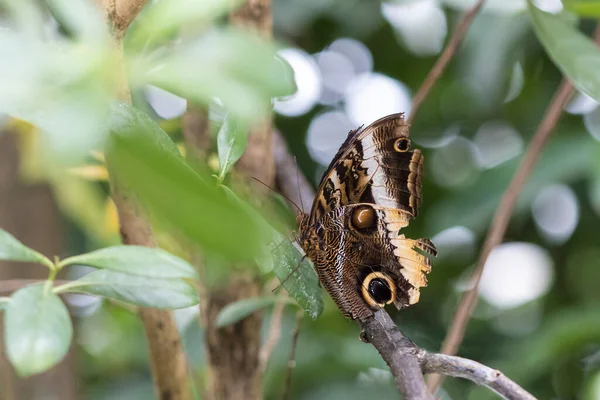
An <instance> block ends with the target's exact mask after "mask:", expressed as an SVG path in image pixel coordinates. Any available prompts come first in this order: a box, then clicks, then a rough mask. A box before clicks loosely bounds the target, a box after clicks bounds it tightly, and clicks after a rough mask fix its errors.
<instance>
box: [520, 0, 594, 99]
mask: <svg viewBox="0 0 600 400" xmlns="http://www.w3.org/2000/svg"><path fill="white" fill-rule="evenodd" d="M529 13H530V15H531V21H532V22H533V29H534V31H535V33H536V35H537V37H538V39H539V40H540V42H541V43H542V45H543V46H544V48H545V49H546V52H547V53H548V55H549V56H550V58H551V59H552V61H554V63H555V64H556V66H557V67H558V68H559V69H560V70H561V71H562V72H563V73H564V74H565V75H566V76H567V77H568V78H569V80H570V81H571V82H572V83H573V86H575V87H576V88H577V89H579V90H580V91H582V92H583V93H585V94H587V95H588V96H590V97H592V98H593V99H594V100H596V101H600V49H599V48H598V46H597V45H596V44H594V42H593V41H592V40H591V39H590V38H588V37H587V36H585V35H584V34H582V33H581V32H579V31H578V30H577V28H576V27H574V26H572V25H571V24H570V23H569V21H568V20H566V19H565V18H564V17H563V16H560V15H555V14H550V13H547V12H544V11H541V10H540V9H538V8H537V7H535V6H534V5H533V4H531V3H529Z"/></svg>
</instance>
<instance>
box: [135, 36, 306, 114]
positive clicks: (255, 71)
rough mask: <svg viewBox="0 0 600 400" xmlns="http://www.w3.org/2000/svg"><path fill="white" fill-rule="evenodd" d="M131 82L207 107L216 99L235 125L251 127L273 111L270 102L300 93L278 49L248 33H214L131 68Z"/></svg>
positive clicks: (140, 59) (143, 60) (289, 68)
mask: <svg viewBox="0 0 600 400" xmlns="http://www.w3.org/2000/svg"><path fill="white" fill-rule="evenodd" d="M129 76H130V82H131V83H132V84H133V85H134V86H137V87H141V86H143V85H145V84H148V83H150V84H153V85H156V86H158V87H161V88H163V89H165V90H168V91H170V92H172V93H174V94H177V95H179V96H181V97H185V98H187V99H190V100H192V101H194V102H197V103H199V104H204V105H206V106H208V105H209V104H210V103H211V101H212V100H213V99H214V98H215V97H217V98H219V99H220V101H221V102H222V103H223V105H224V106H225V108H226V109H227V110H228V112H229V115H230V116H231V117H233V118H235V119H236V120H238V121H240V122H242V123H244V124H251V123H257V122H259V121H260V120H261V119H263V118H264V117H265V116H266V115H267V113H268V112H269V111H270V110H271V98H272V97H277V96H287V95H290V94H292V93H294V91H295V90H296V87H295V83H294V79H293V76H294V75H293V70H292V68H291V67H290V66H289V64H288V63H287V62H285V61H284V60H283V59H281V58H280V57H277V56H276V47H275V46H274V45H273V44H272V43H270V42H268V41H266V40H265V39H263V38H261V37H259V36H258V35H256V34H254V33H251V32H248V31H247V30H244V31H242V30H238V29H234V28H230V29H227V30H215V31H211V32H210V33H208V34H206V35H204V36H203V37H202V39H200V40H194V41H189V42H184V43H182V44H181V45H179V46H174V47H173V48H172V50H170V51H165V52H162V53H160V54H156V56H154V57H145V58H142V57H139V58H137V59H132V62H131V63H130V72H129Z"/></svg>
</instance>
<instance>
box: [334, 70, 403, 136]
mask: <svg viewBox="0 0 600 400" xmlns="http://www.w3.org/2000/svg"><path fill="white" fill-rule="evenodd" d="M345 100H346V104H345V110H346V113H347V114H348V117H349V118H350V120H351V121H352V122H353V123H354V124H355V125H357V126H358V125H363V124H365V125H366V124H370V123H371V122H373V121H375V120H377V119H379V118H381V117H384V116H386V115H388V114H393V113H397V112H405V113H406V115H407V116H408V115H409V113H410V103H411V96H410V91H409V89H408V87H407V86H406V85H404V84H403V83H402V82H400V81H398V80H396V79H393V78H390V77H389V76H386V75H382V74H379V73H373V74H369V73H367V74H361V75H358V76H357V77H356V78H354V79H353V80H352V82H351V83H350V85H349V86H348V89H347V90H346V97H345Z"/></svg>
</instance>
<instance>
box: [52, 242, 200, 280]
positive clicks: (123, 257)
mask: <svg viewBox="0 0 600 400" xmlns="http://www.w3.org/2000/svg"><path fill="white" fill-rule="evenodd" d="M76 264H77V265H88V266H90V267H95V268H102V269H108V270H112V271H117V272H124V273H127V274H131V275H139V276H145V277H149V278H196V277H197V274H196V270H195V269H194V267H192V266H191V265H190V264H188V263H187V261H185V260H183V259H181V258H179V257H176V256H174V255H172V254H171V253H169V252H167V251H165V250H162V249H157V248H150V247H144V246H113V247H107V248H104V249H100V250H96V251H92V252H91V253H87V254H81V255H78V256H74V257H69V258H67V259H65V260H62V261H61V262H60V266H61V267H62V266H67V265H76Z"/></svg>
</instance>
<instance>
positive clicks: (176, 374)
mask: <svg viewBox="0 0 600 400" xmlns="http://www.w3.org/2000/svg"><path fill="white" fill-rule="evenodd" d="M144 4H145V0H103V1H102V5H103V6H104V7H105V13H106V15H107V18H108V23H109V24H110V25H111V26H112V35H113V39H114V46H115V49H116V50H118V54H119V56H120V57H121V66H120V76H119V81H118V85H119V87H118V90H119V94H118V95H119V98H120V99H121V100H123V101H127V102H131V94H130V92H129V86H128V82H127V75H126V72H125V68H124V64H123V37H124V36H125V31H126V29H127V26H129V23H130V22H131V21H132V20H133V19H134V18H135V16H136V15H137V14H138V13H139V11H140V10H141V9H142V7H143V6H144ZM106 162H107V169H108V171H109V177H110V186H111V192H112V197H113V200H114V203H115V205H116V208H117V213H118V216H119V225H120V233H121V238H122V240H123V243H124V244H130V245H140V246H147V247H155V246H156V244H157V243H156V240H155V238H154V235H153V233H152V227H151V225H150V223H149V222H148V220H147V219H146V217H145V215H144V212H143V210H142V209H141V208H140V207H139V205H138V204H137V203H136V201H135V199H134V198H133V196H132V195H131V193H128V192H127V190H125V188H123V187H121V186H120V184H119V182H117V180H116V179H115V174H114V172H115V171H114V170H112V162H111V157H110V154H107V157H106ZM139 312H140V317H141V319H142V322H143V324H144V329H145V332H146V338H147V340H148V347H149V358H150V367H151V371H152V378H153V381H154V386H155V389H156V392H157V394H158V398H159V399H161V400H167V399H169V400H188V399H191V391H190V384H189V379H188V375H187V366H186V359H185V354H184V352H183V347H182V345H181V340H180V337H179V332H178V330H177V325H176V323H175V318H174V316H173V313H172V312H171V311H168V310H159V309H153V308H140V310H139Z"/></svg>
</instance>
